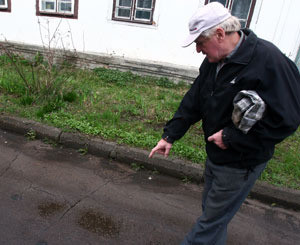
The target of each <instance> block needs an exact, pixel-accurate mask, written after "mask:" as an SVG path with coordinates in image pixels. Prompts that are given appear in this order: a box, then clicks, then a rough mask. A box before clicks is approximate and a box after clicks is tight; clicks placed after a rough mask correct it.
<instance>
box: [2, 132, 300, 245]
mask: <svg viewBox="0 0 300 245" xmlns="http://www.w3.org/2000/svg"><path fill="white" fill-rule="evenodd" d="M49 143H50V142H41V141H39V140H28V139H27V138H26V137H23V136H20V135H15V134H12V133H8V132H4V131H2V130H0V154H1V159H0V245H6V244H7V245H50V244H51V245H52V244H53V245H69V244H70V245H71V244H72V245H77V244H79V245H85V244H105V245H106V244H109V245H114V244H122V245H127V244H130V245H131V244H132V245H158V244H168V245H173V244H174V245H175V244H180V241H181V240H182V239H183V237H184V235H185V234H186V232H188V231H189V230H190V228H191V226H192V224H193V223H194V221H195V220H196V218H197V216H199V215H200V214H201V210H200V206H201V205H200V204H201V191H202V186H201V185H196V184H191V183H184V182H183V181H181V180H178V179H174V178H172V177H168V176H163V175H161V174H159V173H155V172H150V171H146V170H139V171H136V169H133V168H131V167H129V166H128V165H125V164H122V163H119V162H115V161H113V160H108V159H104V158H99V157H95V156H92V155H89V154H85V155H82V154H80V153H79V152H77V151H75V150H72V149H66V148H62V147H60V146H55V147H54V146H52V145H51V144H49ZM136 167H138V166H136ZM299 231H300V213H299V212H295V211H292V210H284V209H281V208H279V207H276V206H273V207H270V206H266V205H264V204H261V203H259V202H257V201H255V200H251V199H247V201H246V203H245V204H244V205H243V206H242V208H241V209H240V211H239V212H238V214H237V215H236V216H235V218H234V219H233V221H232V222H231V224H230V226H229V229H228V233H229V234H228V244H231V245H237V244H242V245H247V244H251V245H252V244H253V245H254V244H255V245H260V244H261V245H266V244H283V245H285V244H286V245H287V244H290V245H295V244H299V241H300V234H299Z"/></svg>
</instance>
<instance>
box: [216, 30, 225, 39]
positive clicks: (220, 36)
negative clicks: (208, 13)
mask: <svg viewBox="0 0 300 245" xmlns="http://www.w3.org/2000/svg"><path fill="white" fill-rule="evenodd" d="M215 33H216V35H217V39H218V40H219V41H222V40H224V38H225V36H226V33H225V31H224V30H223V29H222V28H220V27H219V28H217V30H216V32H215Z"/></svg>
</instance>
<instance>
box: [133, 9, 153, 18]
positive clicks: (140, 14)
mask: <svg viewBox="0 0 300 245" xmlns="http://www.w3.org/2000/svg"><path fill="white" fill-rule="evenodd" d="M150 14H151V12H150V11H140V10H137V11H136V13H135V18H136V19H147V20H150Z"/></svg>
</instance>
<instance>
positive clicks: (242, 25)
mask: <svg viewBox="0 0 300 245" xmlns="http://www.w3.org/2000/svg"><path fill="white" fill-rule="evenodd" d="M240 23H241V27H242V28H245V27H246V24H247V21H246V20H240Z"/></svg>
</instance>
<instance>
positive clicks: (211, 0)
mask: <svg viewBox="0 0 300 245" xmlns="http://www.w3.org/2000/svg"><path fill="white" fill-rule="evenodd" d="M209 2H210V3H212V2H219V3H222V4H223V5H224V6H226V2H227V0H210V1H209Z"/></svg>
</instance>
